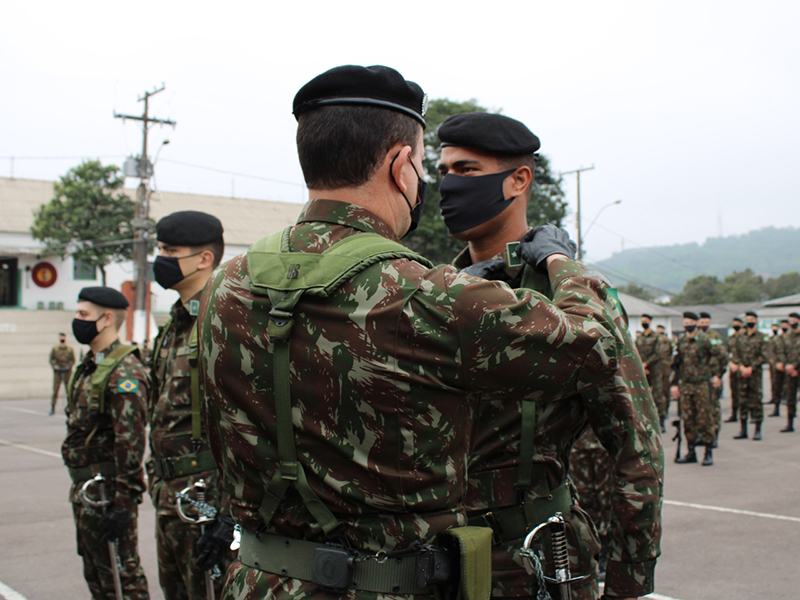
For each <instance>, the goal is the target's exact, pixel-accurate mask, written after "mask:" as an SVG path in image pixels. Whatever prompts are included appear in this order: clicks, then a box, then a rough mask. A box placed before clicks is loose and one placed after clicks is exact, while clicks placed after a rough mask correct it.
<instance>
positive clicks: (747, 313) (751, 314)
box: [744, 310, 758, 318]
mask: <svg viewBox="0 0 800 600" xmlns="http://www.w3.org/2000/svg"><path fill="white" fill-rule="evenodd" d="M744 316H745V317H756V318H758V314H757V313H756V312H755V311H753V310H748V311H747V312H746V313H744Z"/></svg>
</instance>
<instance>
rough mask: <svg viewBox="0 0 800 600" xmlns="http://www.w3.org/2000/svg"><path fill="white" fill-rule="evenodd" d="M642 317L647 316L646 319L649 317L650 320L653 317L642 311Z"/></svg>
mask: <svg viewBox="0 0 800 600" xmlns="http://www.w3.org/2000/svg"><path fill="white" fill-rule="evenodd" d="M642 317H647V318H648V319H650V320H651V321H652V320H653V317H651V316H650V315H648V314H647V313H644V314H643V315H642Z"/></svg>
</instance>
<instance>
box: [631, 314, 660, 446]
mask: <svg viewBox="0 0 800 600" xmlns="http://www.w3.org/2000/svg"><path fill="white" fill-rule="evenodd" d="M652 320H653V317H651V316H650V315H646V314H645V315H642V331H641V332H639V333H637V334H636V349H637V350H638V352H639V356H640V357H641V358H642V365H643V366H644V372H645V373H646V374H647V383H648V384H649V385H650V390H651V392H652V394H653V400H654V401H655V402H656V407H657V409H658V422H659V427H660V428H661V432H662V433H663V432H665V431H666V428H665V427H664V420H665V419H666V418H667V407H666V406H665V405H664V404H663V403H662V402H661V398H662V397H663V391H662V389H661V382H662V380H663V375H662V369H661V366H662V365H661V357H662V356H663V355H664V341H663V339H661V338H660V337H659V336H658V333H656V331H655V330H654V329H653V328H652V327H650V322H651V321H652Z"/></svg>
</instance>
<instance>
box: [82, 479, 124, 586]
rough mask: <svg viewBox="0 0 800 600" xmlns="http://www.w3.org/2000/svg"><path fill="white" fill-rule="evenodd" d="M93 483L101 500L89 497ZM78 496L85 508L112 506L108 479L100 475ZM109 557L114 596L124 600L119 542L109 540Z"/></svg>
mask: <svg viewBox="0 0 800 600" xmlns="http://www.w3.org/2000/svg"><path fill="white" fill-rule="evenodd" d="M93 483H96V484H97V487H98V491H99V493H100V500H99V501H95V500H90V499H89V496H88V495H87V491H88V489H89V486H90V485H92V484H93ZM78 496H79V497H80V499H81V502H82V503H83V505H84V506H87V507H91V508H103V507H105V506H108V505H109V504H111V500H108V499H107V498H106V478H105V477H103V476H102V475H101V474H100V473H98V474H97V475H95V476H94V478H93V479H88V480H87V481H86V483H84V484H83V487H82V488H81V491H80V493H79V494H78ZM108 555H109V557H110V558H111V573H112V575H113V576H114V594H115V595H116V597H117V600H123V598H122V580H121V579H120V576H119V574H120V571H121V570H122V565H121V564H120V562H119V554H118V553H117V541H116V540H113V541H112V540H108Z"/></svg>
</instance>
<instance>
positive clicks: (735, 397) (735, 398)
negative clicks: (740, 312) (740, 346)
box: [726, 330, 743, 413]
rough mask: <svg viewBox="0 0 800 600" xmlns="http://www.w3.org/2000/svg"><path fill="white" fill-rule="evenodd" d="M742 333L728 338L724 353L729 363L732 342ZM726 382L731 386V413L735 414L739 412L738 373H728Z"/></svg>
mask: <svg viewBox="0 0 800 600" xmlns="http://www.w3.org/2000/svg"><path fill="white" fill-rule="evenodd" d="M742 333H743V332H742V331H741V330H739V331H734V332H733V333H731V335H730V336H729V337H728V344H727V346H726V351H727V354H728V360H729V361H730V359H731V348H733V344H734V340H735V339H736V336H738V335H742ZM728 382H729V383H730V386H731V411H732V412H734V413H735V412H736V411H738V410H739V373H738V371H737V372H736V373H733V372H730V373H728Z"/></svg>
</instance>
